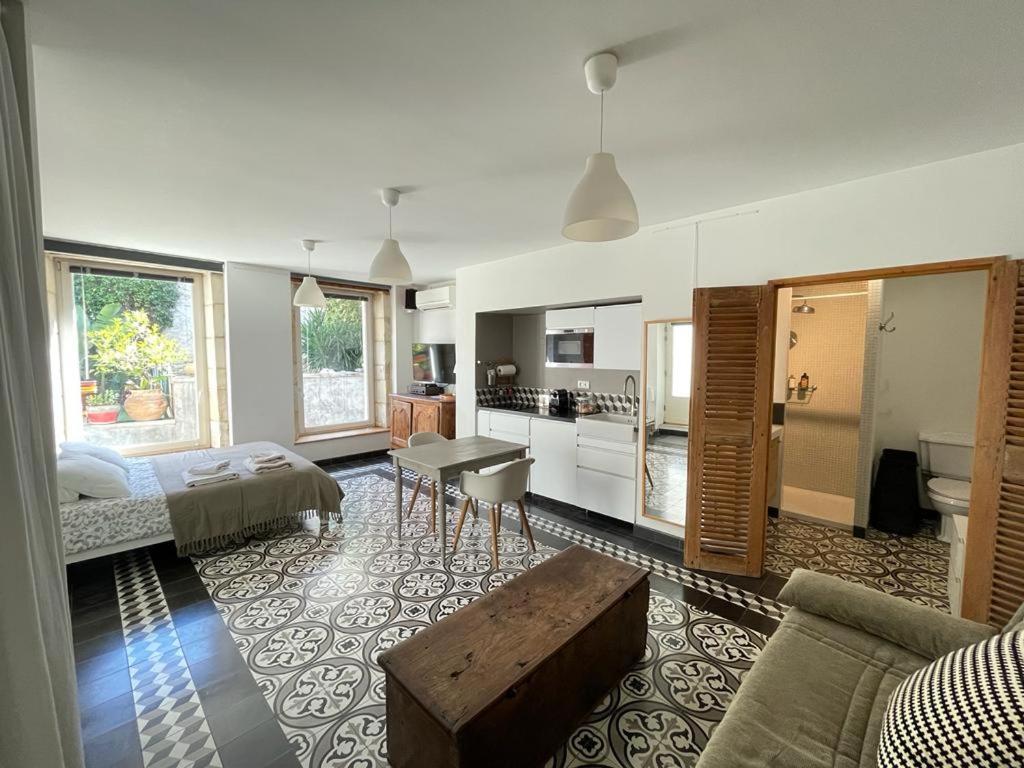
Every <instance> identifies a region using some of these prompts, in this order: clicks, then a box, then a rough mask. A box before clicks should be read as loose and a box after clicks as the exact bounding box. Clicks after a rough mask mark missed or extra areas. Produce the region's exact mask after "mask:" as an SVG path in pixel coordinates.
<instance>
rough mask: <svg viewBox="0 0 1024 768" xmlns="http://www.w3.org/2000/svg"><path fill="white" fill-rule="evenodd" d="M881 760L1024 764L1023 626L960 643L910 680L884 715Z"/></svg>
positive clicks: (929, 765)
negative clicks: (951, 651)
mask: <svg viewBox="0 0 1024 768" xmlns="http://www.w3.org/2000/svg"><path fill="white" fill-rule="evenodd" d="M878 765H879V766H880V768H945V767H946V766H949V767H950V768H953V767H954V766H956V767H958V768H959V767H960V766H993V767H994V766H1002V767H1003V768H1010V767H1011V766H1014V767H1016V768H1020V767H1022V766H1024V631H1012V632H1004V633H1003V634H1001V635H996V636H995V637H993V638H991V639H989V640H985V641H984V642H981V643H977V644H976V645H971V646H968V647H967V648H961V649H960V650H958V651H954V652H953V653H950V654H947V655H945V656H943V657H941V658H939V659H937V660H936V661H934V662H932V663H931V664H929V665H928V666H927V667H924V668H923V669H920V670H918V671H917V672H915V673H914V674H913V675H911V676H910V677H908V678H907V679H906V680H904V681H903V682H902V683H901V684H900V686H899V687H898V688H897V689H896V690H895V691H894V692H893V695H892V698H891V699H890V700H889V707H888V709H887V710H886V712H885V721H884V723H883V724H882V736H881V742H880V744H879V748H878Z"/></svg>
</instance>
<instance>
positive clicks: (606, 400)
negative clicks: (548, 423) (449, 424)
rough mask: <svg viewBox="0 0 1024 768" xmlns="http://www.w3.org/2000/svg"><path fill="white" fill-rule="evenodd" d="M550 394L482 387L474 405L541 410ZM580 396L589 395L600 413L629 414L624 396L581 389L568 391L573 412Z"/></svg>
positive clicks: (627, 403)
mask: <svg viewBox="0 0 1024 768" xmlns="http://www.w3.org/2000/svg"><path fill="white" fill-rule="evenodd" d="M552 392H554V390H553V389H540V388H537V387H483V388H481V389H478V390H477V391H476V404H477V405H478V406H482V407H492V408H494V407H501V406H503V405H513V404H514V405H522V406H530V407H537V408H543V407H545V406H546V405H547V404H548V399H549V398H550V397H551V393H552ZM581 394H589V395H590V396H591V397H592V398H593V399H594V402H595V403H597V405H598V407H599V408H600V409H601V410H602V411H607V412H610V413H629V402H628V401H629V398H628V397H626V396H625V395H622V394H613V393H610V392H590V391H588V390H582V389H570V390H569V401H570V405H571V406H572V409H573V410H576V397H577V396H578V395H581Z"/></svg>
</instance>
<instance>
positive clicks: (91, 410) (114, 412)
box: [85, 405, 121, 424]
mask: <svg viewBox="0 0 1024 768" xmlns="http://www.w3.org/2000/svg"><path fill="white" fill-rule="evenodd" d="M120 413H121V406H120V405H89V406H86V408H85V417H86V418H87V419H88V420H89V423H90V424H113V423H114V422H115V421H117V417H118V414H120Z"/></svg>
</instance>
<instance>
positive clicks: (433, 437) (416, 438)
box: [405, 432, 448, 533]
mask: <svg viewBox="0 0 1024 768" xmlns="http://www.w3.org/2000/svg"><path fill="white" fill-rule="evenodd" d="M447 441H448V438H447V437H445V436H444V435H439V434H437V432H414V433H413V434H411V435H409V440H408V443H407V444H408V446H409V447H410V448H416V447H417V446H420V445H430V444H431V443H444V442H447ZM422 483H423V475H417V476H416V485H414V486H413V488H412V498H411V499H409V509H408V510H407V511H406V513H405V516H406V517H410V516H411V515H412V510H413V507H414V506H416V497H417V496H418V495H419V492H420V485H421V484H422ZM441 492H442V494H443V493H444V489H443V488H442V489H441ZM430 532H431V533H436V532H437V483H435V482H434V481H433V480H431V481H430Z"/></svg>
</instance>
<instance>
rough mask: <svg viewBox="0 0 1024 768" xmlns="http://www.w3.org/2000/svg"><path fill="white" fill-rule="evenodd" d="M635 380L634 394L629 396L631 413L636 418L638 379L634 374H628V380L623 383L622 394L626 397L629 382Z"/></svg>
mask: <svg viewBox="0 0 1024 768" xmlns="http://www.w3.org/2000/svg"><path fill="white" fill-rule="evenodd" d="M631 381H632V382H633V396H632V397H630V398H629V415H630V416H632V417H633V418H636V379H635V378H633V374H632V373H629V374H626V380H625V381H624V382H623V383H622V396H623V397H626V396H627V395H626V388H627V387H628V386H629V382H631Z"/></svg>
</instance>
